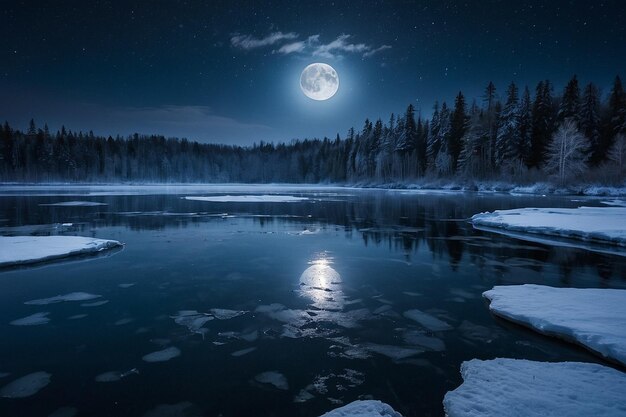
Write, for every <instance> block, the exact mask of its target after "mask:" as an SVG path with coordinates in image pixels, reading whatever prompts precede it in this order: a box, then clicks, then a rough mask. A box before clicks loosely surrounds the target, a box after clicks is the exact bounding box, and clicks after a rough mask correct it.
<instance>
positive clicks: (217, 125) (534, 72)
mask: <svg viewBox="0 0 626 417" xmlns="http://www.w3.org/2000/svg"><path fill="white" fill-rule="evenodd" d="M625 17H626V3H625V2H623V1H603V2H602V1H599V2H594V1H530V2H529V1H486V0H485V1H466V2H453V1H367V2H365V1H364V2H360V1H358V2H357V1H350V2H340V1H335V2H318V1H312V0H309V1H302V2H300V1H293V0H292V1H272V2H270V1H226V0H223V1H220V0H214V1H196V2H194V1H161V0H152V1H62V2H52V1H46V2H37V1H10V2H9V1H4V2H2V3H1V5H0V54H1V56H2V59H0V119H6V120H8V121H9V123H11V124H13V125H15V126H17V127H20V128H25V127H26V124H27V122H28V120H29V119H30V118H31V117H34V118H35V120H36V121H37V122H38V123H43V122H48V124H49V125H50V127H51V128H53V129H57V128H58V127H59V126H60V125H61V124H65V125H66V126H68V127H69V128H71V129H74V130H78V129H82V130H89V129H92V130H94V131H95V132H96V133H98V134H106V135H108V134H113V135H114V134H117V133H120V134H129V133H132V132H140V133H160V134H165V135H168V136H179V137H182V136H186V137H188V138H190V139H195V140H200V141H203V142H223V143H238V144H250V143H252V142H254V141H260V140H266V141H288V140H290V139H292V138H304V137H323V136H330V137H333V136H334V135H335V134H336V133H340V134H341V135H342V136H343V135H344V134H345V132H346V130H347V129H348V128H349V127H350V126H353V125H354V126H355V127H357V128H358V127H361V125H362V123H363V120H364V119H365V117H369V118H372V119H375V118H378V117H381V118H383V119H384V120H386V119H387V118H388V117H389V113H391V112H392V111H393V112H399V111H403V110H404V108H405V107H406V105H407V104H409V103H413V104H415V105H416V107H417V108H418V109H421V110H422V113H423V114H424V115H426V116H428V115H430V112H431V108H432V104H433V102H434V101H435V100H447V101H449V102H451V101H452V100H453V97H454V96H455V94H456V93H457V92H458V91H459V90H462V91H463V92H464V93H465V94H466V96H468V98H469V99H470V100H471V99H472V98H480V96H481V94H482V90H483V88H484V86H485V85H486V84H487V82H488V81H489V80H493V82H494V83H495V84H496V87H497V88H498V91H499V92H500V93H503V92H504V91H505V89H506V85H507V84H508V83H510V82H511V81H515V82H516V83H518V84H520V85H522V86H523V85H524V84H528V85H529V86H530V87H531V89H534V86H535V84H536V83H537V81H539V80H540V79H544V78H548V79H550V80H551V81H553V83H554V84H555V87H556V93H560V90H561V88H562V87H563V85H564V84H565V82H566V81H567V80H568V79H569V78H570V77H571V76H572V75H573V74H577V75H578V78H579V80H580V81H581V82H582V83H586V82H589V81H594V82H595V83H597V84H598V85H599V86H600V87H601V88H602V90H603V92H604V93H605V94H606V93H607V92H608V88H609V87H610V84H611V82H612V80H613V78H614V77H615V75H616V74H618V73H622V74H621V75H624V74H623V72H624V69H625V68H626V47H625V45H626V42H625V39H624V38H625V34H626V25H625V24H624V18H625ZM311 62H326V63H328V64H330V65H332V66H333V67H334V68H335V69H336V70H337V72H338V73H339V77H340V88H339V91H338V93H337V94H336V95H335V96H334V97H333V98H331V99H330V100H328V101H324V102H316V101H313V100H311V99H308V98H307V97H305V96H304V95H303V94H302V92H301V91H300V89H299V83H298V81H299V75H300V72H301V71H302V69H303V68H304V67H305V66H306V65H307V64H309V63H311Z"/></svg>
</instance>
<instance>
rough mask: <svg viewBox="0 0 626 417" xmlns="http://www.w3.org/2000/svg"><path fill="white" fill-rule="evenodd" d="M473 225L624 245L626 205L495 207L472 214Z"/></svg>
mask: <svg viewBox="0 0 626 417" xmlns="http://www.w3.org/2000/svg"><path fill="white" fill-rule="evenodd" d="M472 224H473V225H474V227H477V228H479V229H481V228H489V230H490V231H495V232H499V233H502V231H513V232H521V233H522V235H523V234H525V233H531V234H541V235H546V236H556V237H567V238H573V239H581V240H585V241H590V242H598V243H611V244H615V245H620V246H626V207H579V208H574V209H572V208H569V209H566V208H522V209H513V210H496V211H494V212H493V213H480V214H475V215H474V216H472ZM516 237H519V235H516ZM625 254H626V252H625Z"/></svg>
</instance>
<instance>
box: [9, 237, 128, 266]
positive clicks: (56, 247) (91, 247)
mask: <svg viewBox="0 0 626 417" xmlns="http://www.w3.org/2000/svg"><path fill="white" fill-rule="evenodd" d="M118 246H122V244H121V243H120V242H118V241H116V240H104V239H94V238H91V237H82V236H0V267H6V266H12V265H22V264H30V263H35V262H43V261H49V260H53V259H58V258H64V257H67V256H72V255H82V254H87V253H95V252H100V251H103V250H106V249H111V248H115V247H118Z"/></svg>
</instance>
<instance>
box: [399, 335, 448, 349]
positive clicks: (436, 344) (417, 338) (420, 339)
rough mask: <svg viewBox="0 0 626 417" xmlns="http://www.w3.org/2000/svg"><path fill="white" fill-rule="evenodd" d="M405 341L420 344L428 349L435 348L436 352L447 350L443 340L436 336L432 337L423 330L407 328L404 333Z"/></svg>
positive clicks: (410, 343)
mask: <svg viewBox="0 0 626 417" xmlns="http://www.w3.org/2000/svg"><path fill="white" fill-rule="evenodd" d="M402 337H403V338H404V341H405V342H406V343H407V344H409V345H415V346H420V347H423V348H425V349H428V350H433V351H435V352H441V351H443V350H446V345H445V343H443V340H441V339H438V338H436V337H431V336H427V335H425V334H424V333H423V332H421V331H418V330H407V331H405V332H404V334H403V335H402Z"/></svg>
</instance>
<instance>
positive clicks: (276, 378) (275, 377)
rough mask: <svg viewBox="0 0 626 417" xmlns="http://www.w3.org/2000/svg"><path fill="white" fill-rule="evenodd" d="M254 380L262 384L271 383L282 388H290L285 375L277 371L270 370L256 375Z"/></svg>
mask: <svg viewBox="0 0 626 417" xmlns="http://www.w3.org/2000/svg"><path fill="white" fill-rule="evenodd" d="M254 380H255V381H257V382H259V383H261V384H269V385H273V386H274V387H276V388H278V389H282V390H285V391H286V390H288V389H289V384H288V383H287V378H286V377H285V375H283V374H281V373H280V372H276V371H268V372H263V373H260V374H258V375H257V376H255V377H254Z"/></svg>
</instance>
